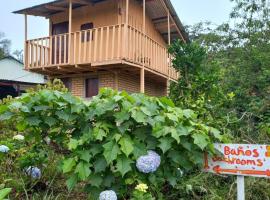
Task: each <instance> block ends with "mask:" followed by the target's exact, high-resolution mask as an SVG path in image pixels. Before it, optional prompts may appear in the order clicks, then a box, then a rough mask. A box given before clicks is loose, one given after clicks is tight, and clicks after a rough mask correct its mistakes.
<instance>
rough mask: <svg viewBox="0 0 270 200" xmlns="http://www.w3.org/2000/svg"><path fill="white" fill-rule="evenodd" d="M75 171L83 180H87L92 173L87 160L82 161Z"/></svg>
mask: <svg viewBox="0 0 270 200" xmlns="http://www.w3.org/2000/svg"><path fill="white" fill-rule="evenodd" d="M75 173H78V176H79V178H80V179H81V180H82V181H85V180H86V179H87V178H88V176H89V175H90V174H91V170H90V164H89V163H86V162H80V163H79V164H78V165H77V167H76V169H75Z"/></svg>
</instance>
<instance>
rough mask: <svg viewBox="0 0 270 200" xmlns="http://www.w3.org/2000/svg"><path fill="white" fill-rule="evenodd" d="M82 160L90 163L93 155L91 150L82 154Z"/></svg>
mask: <svg viewBox="0 0 270 200" xmlns="http://www.w3.org/2000/svg"><path fill="white" fill-rule="evenodd" d="M79 154H80V159H81V160H84V161H85V162H89V161H90V158H91V153H90V151H89V150H83V151H81V152H80V153H79Z"/></svg>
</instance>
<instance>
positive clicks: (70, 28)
mask: <svg viewBox="0 0 270 200" xmlns="http://www.w3.org/2000/svg"><path fill="white" fill-rule="evenodd" d="M68 22H69V26H68V63H69V64H71V32H72V0H69V17H68Z"/></svg>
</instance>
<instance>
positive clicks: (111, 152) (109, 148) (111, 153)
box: [103, 141, 120, 164]
mask: <svg viewBox="0 0 270 200" xmlns="http://www.w3.org/2000/svg"><path fill="white" fill-rule="evenodd" d="M103 148H104V152H103V155H104V157H105V159H106V161H107V163H108V164H110V163H111V162H112V161H114V160H115V159H116V158H117V155H118V154H119V153H120V149H119V147H118V144H117V143H116V142H115V141H110V142H108V143H106V144H104V145H103Z"/></svg>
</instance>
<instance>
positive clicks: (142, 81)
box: [140, 0, 146, 93]
mask: <svg viewBox="0 0 270 200" xmlns="http://www.w3.org/2000/svg"><path fill="white" fill-rule="evenodd" d="M145 52H146V51H145V0H143V38H142V55H143V59H142V60H143V64H142V68H141V71H140V92H141V93H144V92H145V71H144V67H145Z"/></svg>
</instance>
